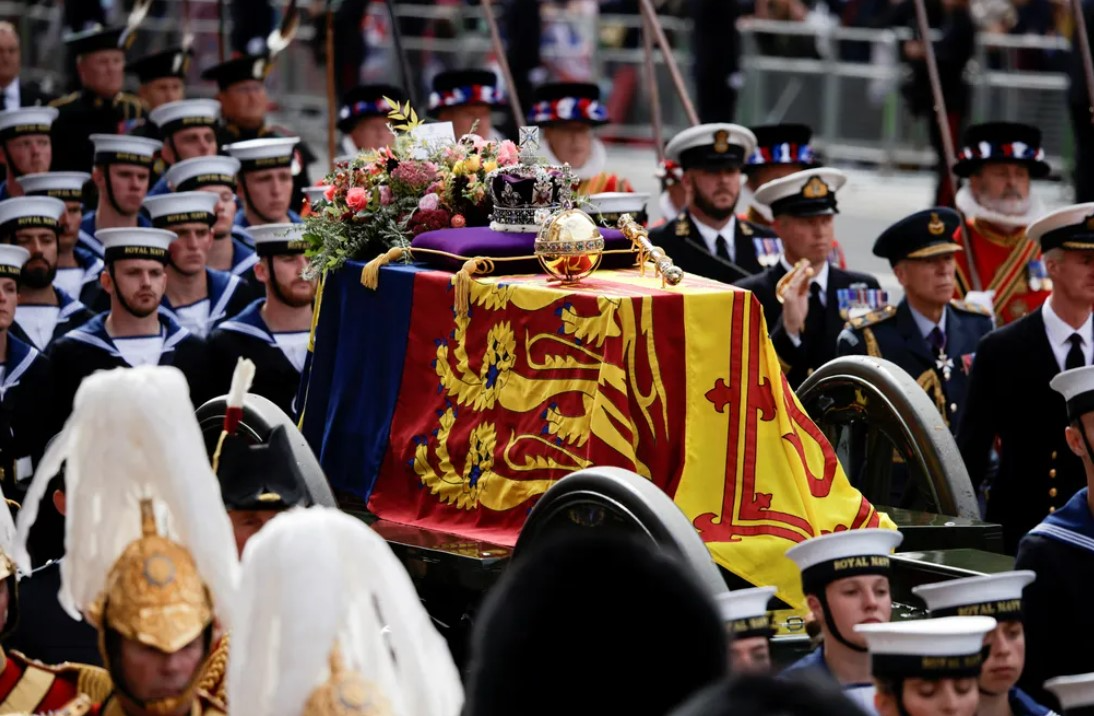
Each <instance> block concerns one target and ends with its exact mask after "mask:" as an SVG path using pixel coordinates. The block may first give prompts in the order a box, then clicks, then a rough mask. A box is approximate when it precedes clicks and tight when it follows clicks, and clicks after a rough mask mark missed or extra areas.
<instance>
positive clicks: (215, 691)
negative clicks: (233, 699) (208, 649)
mask: <svg viewBox="0 0 1094 716" xmlns="http://www.w3.org/2000/svg"><path fill="white" fill-rule="evenodd" d="M230 636H231V635H230V634H225V635H224V636H223V637H221V639H220V642H219V643H218V644H217V647H216V648H215V649H213V653H212V654H210V655H209V659H208V660H207V661H206V662H205V669H204V670H203V671H202V674H201V678H200V679H198V689H199V690H201V691H205V692H206V693H208V694H209V695H210V696H212V697H213V698H215V699H216V700H217V701H220V702H221V703H228V686H227V679H225V678H224V676H225V674H226V673H227V671H228V647H229V644H228V639H229V637H230Z"/></svg>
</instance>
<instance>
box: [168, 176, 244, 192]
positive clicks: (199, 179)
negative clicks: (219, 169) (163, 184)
mask: <svg viewBox="0 0 1094 716" xmlns="http://www.w3.org/2000/svg"><path fill="white" fill-rule="evenodd" d="M205 186H230V187H232V188H233V189H234V188H235V186H236V178H235V175H234V174H215V173H210V174H198V175H197V176H192V177H190V178H189V179H186V180H184V181H181V182H179V185H178V186H177V187H175V191H193V190H194V189H200V188H201V187H205Z"/></svg>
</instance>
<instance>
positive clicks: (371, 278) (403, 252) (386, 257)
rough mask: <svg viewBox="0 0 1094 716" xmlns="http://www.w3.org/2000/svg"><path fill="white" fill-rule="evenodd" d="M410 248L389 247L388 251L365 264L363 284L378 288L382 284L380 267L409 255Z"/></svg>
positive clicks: (366, 286) (362, 275)
mask: <svg viewBox="0 0 1094 716" xmlns="http://www.w3.org/2000/svg"><path fill="white" fill-rule="evenodd" d="M409 253H410V249H409V248H404V247H402V246H396V247H395V248H393V249H388V250H387V253H383V254H380V255H379V256H377V257H376V258H374V259H373V260H372V261H369V262H368V263H367V264H365V267H364V268H363V269H361V285H362V286H364V287H365V288H368V289H371V290H373V291H375V290H376V287H377V286H379V285H380V268H381V267H383V266H387V265H388V264H389V263H391V262H392V261H399V260H401V259H402V258H403V257H405V256H407V255H409Z"/></svg>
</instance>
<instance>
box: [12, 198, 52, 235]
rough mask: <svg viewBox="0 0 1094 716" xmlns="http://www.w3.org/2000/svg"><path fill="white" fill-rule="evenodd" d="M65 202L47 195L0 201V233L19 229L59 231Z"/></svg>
mask: <svg viewBox="0 0 1094 716" xmlns="http://www.w3.org/2000/svg"><path fill="white" fill-rule="evenodd" d="M65 211H66V208H65V203H64V202H63V201H61V200H60V199H52V198H50V197H48V196H21V197H19V198H17V199H4V200H3V201H0V235H3V236H9V235H10V234H12V233H13V232H15V231H18V230H19V229H52V230H53V231H60V229H61V216H62V215H64V213H65Z"/></svg>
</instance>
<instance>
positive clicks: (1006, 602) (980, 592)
mask: <svg viewBox="0 0 1094 716" xmlns="http://www.w3.org/2000/svg"><path fill="white" fill-rule="evenodd" d="M1036 576H1037V575H1036V574H1034V573H1033V572H1030V571H1029V570H1018V571H1013V572H998V573H996V574H988V575H984V576H981V577H966V578H964V579H951V580H949V581H944V582H936V583H934V584H922V585H920V586H918V587H913V588H912V592H913V593H915V594H916V595H918V596H919V597H920V598H921V599H922V600H923V601H924V602H926V604H927V609H928V610H929V611H930V614H931V617H932V618H937V617H950V616H977V615H981V616H990V617H994V618H995V620H996V625H995V628H994V629H992V630H991V632H989V633H988V635H987V638H986V639H985V640H984V645H985V646H986V647H988V653H987V656H986V658H985V660H984V666H983V669H982V670H981V672H980V682H979V685H978V688H979V690H980V708H979V709H978V710H977V712H976V713H977V714H979V715H980V716H1047V714H1051V713H1052V711H1051V710H1050V709H1048V708H1046V707H1044V706H1042V705H1040V704H1039V703H1037V702H1036V701H1034V700H1033V699H1032V698H1030V697H1029V695H1027V694H1026V692H1024V691H1022V690H1021V689H1019V688H1018V687H1017V686H1015V684H1017V683H1018V677H1019V676H1021V674H1022V669H1023V668H1024V667H1025V661H1026V636H1025V630H1024V628H1023V626H1022V622H1023V619H1024V610H1023V608H1022V590H1023V589H1024V588H1025V587H1026V586H1027V585H1029V584H1030V582H1032V581H1033V580H1034V579H1035V578H1036Z"/></svg>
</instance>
